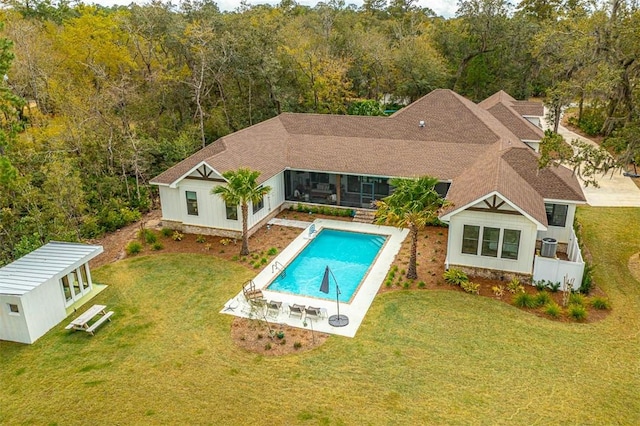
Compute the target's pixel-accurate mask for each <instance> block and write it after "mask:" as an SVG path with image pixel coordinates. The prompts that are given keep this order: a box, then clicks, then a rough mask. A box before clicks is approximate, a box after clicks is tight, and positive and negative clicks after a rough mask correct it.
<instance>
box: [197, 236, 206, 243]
mask: <svg viewBox="0 0 640 426" xmlns="http://www.w3.org/2000/svg"><path fill="white" fill-rule="evenodd" d="M206 242H207V239H206V238H205V237H204V235H196V243H200V244H202V243H206Z"/></svg>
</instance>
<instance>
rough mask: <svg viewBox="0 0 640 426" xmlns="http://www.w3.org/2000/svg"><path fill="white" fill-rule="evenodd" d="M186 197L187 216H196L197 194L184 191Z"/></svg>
mask: <svg viewBox="0 0 640 426" xmlns="http://www.w3.org/2000/svg"><path fill="white" fill-rule="evenodd" d="M186 196H187V214H189V215H191V216H198V194H196V193H195V192H194V191H186Z"/></svg>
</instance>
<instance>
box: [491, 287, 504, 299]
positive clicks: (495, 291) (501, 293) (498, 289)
mask: <svg viewBox="0 0 640 426" xmlns="http://www.w3.org/2000/svg"><path fill="white" fill-rule="evenodd" d="M491 290H492V291H493V295H494V296H496V297H502V296H504V286H501V285H494V286H493V287H491Z"/></svg>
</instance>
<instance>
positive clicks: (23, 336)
mask: <svg viewBox="0 0 640 426" xmlns="http://www.w3.org/2000/svg"><path fill="white" fill-rule="evenodd" d="M100 253H102V246H93V245H86V244H77V243H63V242H50V243H48V244H46V245H44V246H42V247H40V248H39V249H37V250H34V251H32V252H31V253H29V254H27V255H25V256H23V257H21V258H20V259H18V260H16V261H15V262H13V263H10V264H9V265H6V266H4V267H2V268H0V340H9V341H13V342H20V343H33V342H35V341H36V340H37V339H38V338H40V337H41V336H42V335H43V334H45V333H46V332H47V331H49V330H50V329H51V328H53V327H54V326H55V325H57V324H58V323H59V322H60V321H62V320H63V319H64V318H66V317H67V315H68V314H69V311H70V310H71V309H72V305H73V306H76V307H79V306H80V305H81V303H82V302H83V301H86V300H88V299H89V298H90V296H91V292H92V290H93V281H92V280H91V271H90V270H89V261H90V260H91V259H93V258H94V257H96V256H97V255H99V254H100Z"/></svg>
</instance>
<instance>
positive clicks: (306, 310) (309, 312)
mask: <svg viewBox="0 0 640 426" xmlns="http://www.w3.org/2000/svg"><path fill="white" fill-rule="evenodd" d="M291 315H297V316H299V317H300V318H303V317H304V318H305V319H315V320H319V319H321V318H322V317H323V316H324V313H323V311H322V309H320V308H314V307H313V306H305V305H298V304H296V303H294V304H293V305H291V306H289V316H291Z"/></svg>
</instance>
